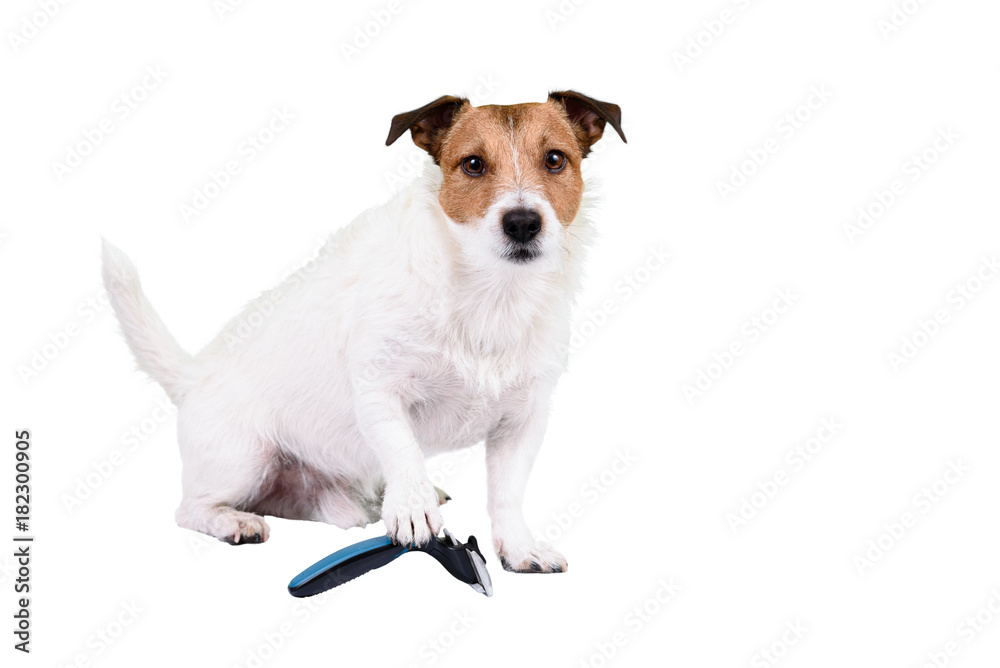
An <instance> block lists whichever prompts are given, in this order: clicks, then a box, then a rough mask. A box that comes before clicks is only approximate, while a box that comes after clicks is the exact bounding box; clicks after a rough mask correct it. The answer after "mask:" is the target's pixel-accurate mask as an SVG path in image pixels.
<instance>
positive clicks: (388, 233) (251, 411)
mask: <svg viewBox="0 0 1000 668" xmlns="http://www.w3.org/2000/svg"><path fill="white" fill-rule="evenodd" d="M441 178H442V177H441V171H440V168H438V167H437V166H435V165H433V164H429V165H428V167H427V169H426V171H425V174H424V175H423V177H421V178H419V179H417V181H416V182H415V183H414V184H412V185H411V186H410V187H408V188H407V189H405V190H403V191H401V192H400V193H399V194H397V195H396V196H395V197H393V198H392V199H391V200H390V201H388V202H387V203H385V204H383V205H382V206H379V207H376V208H373V209H371V210H369V211H367V212H365V213H363V214H362V215H361V216H359V217H358V218H357V219H356V220H354V221H353V222H352V223H351V224H350V225H349V226H347V227H346V228H343V229H342V230H340V231H339V232H337V233H336V234H334V235H333V236H332V237H331V238H330V239H329V241H328V242H327V244H326V246H325V247H324V249H323V250H322V251H321V252H320V254H319V259H318V260H317V266H316V268H315V270H314V271H312V272H311V273H310V274H309V275H308V276H305V277H304V276H303V275H302V274H301V273H300V274H297V275H294V276H293V277H291V278H290V279H288V280H286V281H285V282H284V283H283V284H282V285H280V286H278V288H277V289H278V290H279V294H280V295H281V298H280V299H279V300H278V302H277V304H276V306H275V308H274V311H273V313H272V314H271V315H270V316H268V317H266V318H265V320H264V322H263V323H261V324H260V325H259V326H258V327H257V328H255V329H254V330H253V331H252V333H251V335H250V336H249V337H248V338H246V339H245V340H243V339H241V338H240V336H239V333H237V331H236V328H237V325H238V323H239V322H240V320H241V318H240V317H237V318H235V319H234V320H233V321H232V322H230V324H229V325H228V326H227V327H226V328H224V329H223V331H222V332H221V333H220V334H219V336H218V337H217V338H216V339H215V340H214V341H213V342H212V343H211V344H209V345H208V346H207V347H206V348H205V349H204V350H203V351H202V352H200V353H199V354H198V355H197V356H194V357H192V356H190V355H189V354H188V353H186V352H184V351H183V350H182V349H181V347H180V346H179V345H178V344H177V342H176V341H175V340H174V338H173V337H172V336H171V335H170V333H169V332H168V331H167V329H166V328H165V326H164V325H163V323H162V321H161V320H160V319H159V317H158V316H157V315H156V313H155V312H154V311H153V309H152V308H151V306H150V304H149V302H148V301H147V300H146V298H145V296H144V295H143V293H142V291H141V288H140V285H139V280H138V277H137V274H136V271H135V268H134V267H133V266H132V264H131V262H130V261H129V260H128V258H127V257H125V255H124V254H123V253H122V252H121V251H119V250H118V249H116V248H114V247H113V246H111V245H110V244H108V243H107V242H105V245H104V281H105V285H106V287H107V291H108V295H109V297H110V300H111V303H112V305H113V307H114V310H115V313H116V314H117V316H118V319H119V320H120V322H121V326H122V329H123V331H124V335H125V337H126V339H127V341H128V343H129V346H130V347H131V348H132V350H133V351H134V353H135V355H136V357H137V359H138V362H139V365H140V367H141V368H142V369H143V370H145V371H146V372H147V373H148V374H149V375H150V376H151V377H152V378H154V379H155V380H156V381H157V382H159V383H160V384H161V385H162V386H163V387H164V388H165V390H166V391H167V393H168V394H169V396H170V398H171V399H172V400H173V401H174V403H175V404H177V406H178V439H179V441H180V448H181V457H182V461H183V500H182V502H181V505H180V508H179V509H178V511H177V522H178V523H179V524H180V525H181V526H183V527H187V528H190V529H194V530H197V531H202V532H205V533H208V534H211V535H213V536H216V537H219V538H222V539H227V540H229V541H230V542H241V541H244V542H246V541H250V542H256V541H258V540H266V538H267V534H268V527H267V525H266V523H265V522H264V520H263V518H262V517H261V515H263V514H272V515H276V516H282V517H291V518H302V519H314V520H320V521H323V522H328V523H331V524H334V525H337V526H339V527H344V528H346V527H352V526H364V525H366V524H368V523H370V522H373V521H377V520H378V519H379V516H380V515H381V518H382V519H384V520H385V523H386V528H387V531H388V533H389V535H391V536H393V537H394V538H395V539H397V540H398V541H400V542H404V543H408V542H410V541H417V542H420V541H425V540H428V539H429V538H430V537H431V535H432V534H437V533H439V532H440V530H441V528H442V519H441V513H440V510H439V508H438V504H439V498H438V495H437V492H436V491H435V489H434V487H433V486H432V485H431V483H430V481H429V479H428V476H427V473H426V471H425V468H424V458H425V457H427V456H430V455H434V454H436V453H441V452H446V451H450V450H454V449H457V448H464V447H469V446H472V445H474V444H476V443H478V442H480V441H483V440H485V441H486V461H487V467H488V472H487V473H488V485H489V489H488V499H489V501H488V510H489V514H490V518H491V520H492V524H493V538H494V546H495V547H496V549H497V551H498V553H499V554H500V555H501V557H502V558H503V560H504V561H505V565H509V566H510V567H512V568H514V569H517V570H538V569H537V568H535V564H537V565H538V566H540V568H541V570H563V569H565V568H566V561H565V559H563V557H562V556H561V555H560V554H559V553H557V552H556V551H554V550H552V549H551V548H548V547H546V546H542V545H539V544H536V542H535V540H534V539H533V538H532V536H531V533H530V532H529V530H528V527H527V525H526V523H525V521H524V518H523V516H522V513H521V501H522V497H523V494H524V490H525V486H526V484H527V480H528V475H529V472H530V470H531V467H532V463H533V461H534V459H535V455H536V453H537V451H538V448H539V446H540V444H541V441H542V436H543V434H544V432H545V424H546V420H547V415H548V410H549V397H550V394H551V392H552V389H553V386H554V384H555V382H556V379H557V377H558V376H559V374H560V373H561V371H562V370H563V367H564V363H565V351H566V347H565V344H566V342H567V339H568V334H569V318H570V308H571V305H572V302H573V300H574V293H575V291H576V289H577V286H578V282H579V275H580V268H581V267H580V263H581V261H582V259H583V256H584V250H585V246H586V245H587V240H588V238H589V232H590V226H589V224H588V221H587V210H588V208H589V207H588V206H587V198H588V196H587V195H585V196H584V203H583V205H582V206H581V207H580V213H578V214H577V217H576V220H574V221H573V222H572V224H571V225H569V226H567V227H564V226H563V225H561V224H560V223H559V221H558V220H557V219H556V217H555V214H554V212H553V211H552V209H551V207H549V205H548V203H547V202H545V201H544V200H543V199H542V198H540V197H539V196H537V195H536V194H534V193H532V192H525V191H511V192H508V193H505V194H504V195H503V196H501V197H499V198H498V199H497V201H496V202H494V204H493V206H492V207H491V208H490V210H489V211H488V212H487V214H486V215H485V216H484V217H483V219H482V220H478V221H471V223H470V222H467V223H463V224H456V223H454V222H452V221H451V220H450V219H449V218H448V217H447V216H446V215H445V214H444V212H443V211H442V208H441V205H440V204H439V203H438V191H439V189H440V185H441ZM514 203H520V204H525V205H528V206H534V207H535V208H536V209H537V210H539V212H540V213H541V214H542V218H543V228H542V232H541V233H540V235H539V245H540V249H541V251H542V252H541V254H540V255H539V257H537V258H535V259H534V260H533V261H531V262H526V263H515V262H511V261H510V260H509V259H506V258H504V257H503V253H502V252H501V250H500V249H501V248H502V247H503V245H504V244H505V243H506V242H505V240H504V239H503V232H502V230H501V225H500V223H499V218H500V216H502V213H503V211H505V210H507V209H509V208H510V207H511V206H512V204H514ZM255 310H257V305H256V302H254V303H251V304H250V305H248V306H247V309H246V310H245V311H244V315H249V314H250V313H252V312H253V311H255ZM234 340H237V341H238V345H235V346H234V345H233V343H232V342H233V341H234ZM532 562H534V564H533V563H532Z"/></svg>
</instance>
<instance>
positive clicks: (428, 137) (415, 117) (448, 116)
mask: <svg viewBox="0 0 1000 668" xmlns="http://www.w3.org/2000/svg"><path fill="white" fill-rule="evenodd" d="M467 102H468V100H466V99H465V98H462V97H454V96H452V95H443V96H441V97H439V98H438V99H436V100H434V101H433V102H431V103H430V104H425V105H424V106H422V107H420V108H419V109H414V110H413V111H407V112H404V113H402V114H396V115H395V116H393V118H392V125H390V126H389V137H388V138H387V139H386V140H385V145H386V146H389V145H391V144H392V143H393V142H395V141H396V140H397V139H399V138H400V137H402V136H403V133H404V132H406V131H407V130H409V131H410V136H411V137H413V143H414V144H416V145H417V146H419V147H420V148H422V149H424V150H425V151H427V152H428V153H430V154H431V157H432V158H434V162H437V161H438V157H439V155H440V152H441V139H442V137H443V136H444V133H445V131H447V130H448V128H449V127H451V123H452V121H453V120H454V118H455V112H457V111H458V110H459V109H460V108H461V107H462V105H463V104H465V103H467Z"/></svg>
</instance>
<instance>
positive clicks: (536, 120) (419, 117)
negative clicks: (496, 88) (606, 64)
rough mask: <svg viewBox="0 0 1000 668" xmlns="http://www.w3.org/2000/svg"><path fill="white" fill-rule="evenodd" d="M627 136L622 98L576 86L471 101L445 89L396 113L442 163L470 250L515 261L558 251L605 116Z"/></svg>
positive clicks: (448, 210)
mask: <svg viewBox="0 0 1000 668" xmlns="http://www.w3.org/2000/svg"><path fill="white" fill-rule="evenodd" d="M607 123H610V124H611V127H613V128H614V129H615V131H616V132H617V133H618V134H619V136H621V138H622V141H625V134H624V133H623V132H622V128H621V109H619V107H618V105H616V104H611V103H609V102H601V101H600V100H595V99H593V98H590V97H587V96H586V95H582V94H580V93H577V92H574V91H562V92H557V93H550V94H549V97H548V100H546V101H545V102H541V103H526V104H514V105H486V106H482V107H474V106H472V105H471V104H470V103H469V101H468V100H467V99H464V98H457V97H450V96H445V97H440V98H438V99H437V100H434V101H433V102H431V103H430V104H427V105H424V106H423V107H420V108H419V109H414V110H413V111H409V112H406V113H403V114H398V115H397V116H395V117H394V118H393V119H392V126H391V128H390V129H389V137H388V139H386V145H389V144H392V143H393V142H395V141H396V140H397V139H399V138H400V137H401V136H402V135H403V133H404V132H406V131H407V130H409V131H410V135H411V136H412V138H413V142H414V143H415V144H416V145H417V146H419V147H420V148H422V149H424V150H425V151H427V152H428V153H429V154H430V155H431V157H432V158H433V159H434V162H435V163H436V164H437V165H439V166H440V167H441V172H442V177H443V179H442V184H441V192H440V196H439V201H440V203H441V208H442V209H443V210H444V212H445V214H446V215H447V216H448V218H449V219H450V220H451V221H452V222H453V223H454V224H455V225H456V226H458V227H459V228H461V229H462V236H463V237H466V239H467V240H466V243H467V244H471V245H472V246H474V248H469V249H467V250H469V251H472V252H477V253H486V254H490V255H492V256H493V257H499V258H501V259H503V260H504V261H508V262H512V263H515V264H519V263H528V262H531V261H533V260H535V259H536V258H538V257H541V256H543V255H545V254H546V253H551V252H552V251H553V250H554V249H555V248H556V247H557V246H558V244H559V239H560V237H561V234H562V231H563V230H562V228H565V227H568V226H569V225H570V224H571V223H572V222H573V220H574V219H575V218H576V214H577V211H578V210H579V208H580V201H581V198H582V197H583V177H582V175H581V173H580V166H581V162H582V161H583V159H584V158H585V157H586V156H587V154H588V153H589V152H590V147H591V146H592V145H593V144H594V142H596V141H597V140H598V139H600V138H601V136H602V135H603V133H604V127H605V124H607Z"/></svg>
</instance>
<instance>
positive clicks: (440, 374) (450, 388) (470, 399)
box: [409, 360, 527, 454]
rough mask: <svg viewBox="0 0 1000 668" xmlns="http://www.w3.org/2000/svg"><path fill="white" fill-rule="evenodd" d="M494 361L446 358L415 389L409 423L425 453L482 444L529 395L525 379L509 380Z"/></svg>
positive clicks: (420, 376)
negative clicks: (512, 407) (508, 412)
mask: <svg viewBox="0 0 1000 668" xmlns="http://www.w3.org/2000/svg"><path fill="white" fill-rule="evenodd" d="M505 371H506V370H504V369H503V368H502V367H499V366H498V365H497V364H496V363H494V362H492V361H490V360H477V361H476V362H474V363H469V362H468V361H463V363H460V364H458V365H456V364H448V363H446V362H445V360H441V364H439V365H435V366H434V367H433V368H431V369H429V370H425V371H424V373H422V374H418V375H417V376H415V378H414V380H413V384H412V386H411V390H412V393H411V400H410V403H409V406H410V419H411V422H412V425H413V429H414V431H415V435H416V436H417V440H418V442H419V443H420V445H421V448H422V449H423V450H424V452H425V453H428V454H430V453H433V452H443V451H447V450H453V449H456V448H463V447H468V446H470V445H474V444H475V443H478V442H479V441H482V440H483V439H485V438H486V437H487V435H488V434H489V432H490V431H491V430H492V429H493V428H494V427H495V426H496V425H497V423H499V421H500V419H501V418H502V417H503V416H504V414H505V412H506V411H507V410H509V408H510V407H511V406H512V405H516V404H519V403H521V402H522V400H523V397H524V396H525V393H526V391H527V390H526V387H525V383H524V380H523V378H521V377H519V376H517V375H513V374H512V375H513V376H514V377H510V376H508V374H506V373H505Z"/></svg>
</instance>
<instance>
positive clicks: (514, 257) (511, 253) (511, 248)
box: [503, 243, 542, 264]
mask: <svg viewBox="0 0 1000 668" xmlns="http://www.w3.org/2000/svg"><path fill="white" fill-rule="evenodd" d="M541 254H542V253H541V251H540V250H539V249H538V248H537V247H536V246H535V245H534V244H518V243H513V244H510V245H508V246H507V248H506V249H504V254H503V256H504V258H505V259H507V260H509V261H510V262H513V263H514V264H527V263H528V262H531V261H532V260H534V259H535V258H537V257H538V256H539V255H541Z"/></svg>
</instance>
